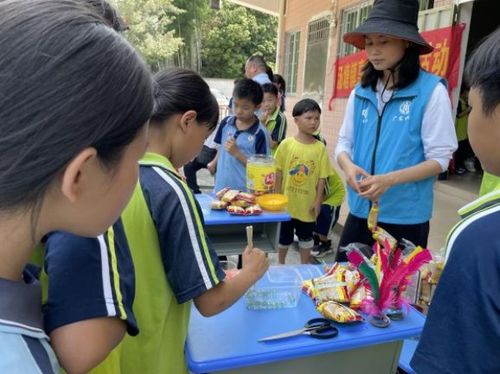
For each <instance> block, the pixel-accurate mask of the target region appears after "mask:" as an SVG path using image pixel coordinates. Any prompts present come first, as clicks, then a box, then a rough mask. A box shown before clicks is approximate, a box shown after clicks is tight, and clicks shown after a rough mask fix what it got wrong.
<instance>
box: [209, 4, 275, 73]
mask: <svg viewBox="0 0 500 374" xmlns="http://www.w3.org/2000/svg"><path fill="white" fill-rule="evenodd" d="M211 13H212V16H211V17H209V19H208V20H207V22H205V23H204V25H203V28H202V40H203V42H202V53H201V55H202V69H201V72H202V74H203V75H204V76H206V77H217V78H237V77H239V76H241V75H242V72H243V66H244V64H245V61H246V60H247V58H248V57H250V56H251V55H254V54H261V55H263V56H264V58H265V59H266V61H267V62H268V63H269V64H270V65H271V66H273V64H274V60H275V57H276V37H277V29H278V19H277V18H276V17H273V16H270V15H266V14H262V13H259V12H256V11H253V10H250V9H247V8H244V7H242V6H238V5H234V4H232V3H230V2H228V1H224V2H223V4H222V7H221V9H220V10H219V11H211Z"/></svg>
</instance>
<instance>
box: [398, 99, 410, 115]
mask: <svg viewBox="0 0 500 374" xmlns="http://www.w3.org/2000/svg"><path fill="white" fill-rule="evenodd" d="M410 107H411V101H409V100H405V101H403V102H402V103H401V106H400V107H399V113H401V114H402V115H403V116H407V115H408V114H410Z"/></svg>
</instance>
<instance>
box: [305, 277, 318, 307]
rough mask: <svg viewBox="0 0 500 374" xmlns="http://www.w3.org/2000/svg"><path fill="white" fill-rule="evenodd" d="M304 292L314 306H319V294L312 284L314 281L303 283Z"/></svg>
mask: <svg viewBox="0 0 500 374" xmlns="http://www.w3.org/2000/svg"><path fill="white" fill-rule="evenodd" d="M302 292H304V293H305V294H306V295H307V296H309V297H310V298H311V300H312V301H313V303H314V305H316V306H317V305H318V304H319V303H318V294H317V292H316V288H314V285H313V283H312V280H306V281H304V282H303V283H302Z"/></svg>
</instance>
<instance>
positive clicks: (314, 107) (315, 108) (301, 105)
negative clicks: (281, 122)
mask: <svg viewBox="0 0 500 374" xmlns="http://www.w3.org/2000/svg"><path fill="white" fill-rule="evenodd" d="M306 112H318V113H319V114H321V108H320V106H319V104H318V103H317V102H316V101H314V100H313V99H302V100H300V101H299V102H297V104H295V106H294V107H293V110H292V116H293V117H298V116H301V115H303V114H304V113H306Z"/></svg>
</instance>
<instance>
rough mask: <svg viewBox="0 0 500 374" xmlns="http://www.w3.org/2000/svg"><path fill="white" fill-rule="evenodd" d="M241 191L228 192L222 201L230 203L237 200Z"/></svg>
mask: <svg viewBox="0 0 500 374" xmlns="http://www.w3.org/2000/svg"><path fill="white" fill-rule="evenodd" d="M239 192H240V191H238V190H228V191H226V193H225V194H224V195H222V197H221V200H222V201H227V202H228V203H230V202H232V201H234V200H237V199H236V196H238V193H239Z"/></svg>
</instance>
